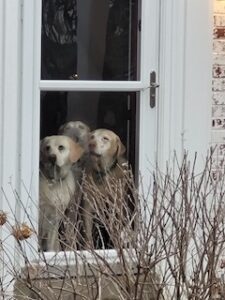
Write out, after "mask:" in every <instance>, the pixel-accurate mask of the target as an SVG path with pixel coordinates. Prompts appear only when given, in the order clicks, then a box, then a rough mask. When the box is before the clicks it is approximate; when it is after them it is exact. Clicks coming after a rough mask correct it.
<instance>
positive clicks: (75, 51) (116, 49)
mask: <svg viewBox="0 0 225 300" xmlns="http://www.w3.org/2000/svg"><path fill="white" fill-rule="evenodd" d="M150 2H151V3H150ZM39 9H40V10H41V16H42V18H41V21H40V23H39V25H40V27H41V31H39V32H40V35H41V39H40V44H41V47H40V49H41V53H40V57H41V64H40V66H41V67H40V81H39V89H40V90H39V92H40V94H39V95H40V98H39V107H38V106H37V108H38V109H39V111H40V118H39V131H38V132H39V137H40V139H41V140H42V139H44V138H45V137H46V136H52V135H57V134H58V133H60V128H62V126H65V124H67V123H68V122H71V121H72V122H74V121H80V122H82V124H85V125H86V126H88V127H89V128H90V131H91V132H92V131H93V130H95V129H99V128H103V129H108V130H111V131H113V132H114V133H115V134H116V135H117V136H119V138H120V140H121V142H122V144H123V145H124V146H125V149H126V152H125V156H126V159H127V161H128V163H129V165H131V167H132V171H133V173H134V175H135V177H136V180H138V174H139V171H140V170H141V171H142V175H143V172H144V168H146V169H148V170H149V166H150V165H149V161H150V162H151V164H152V163H153V159H155V150H156V139H157V138H156V136H157V134H156V107H155V105H152V103H150V102H151V99H152V98H151V97H152V96H153V97H154V96H156V95H154V92H153V93H152V90H151V86H150V77H151V76H150V73H151V72H152V71H153V70H154V71H157V70H156V69H157V64H158V38H159V36H158V30H159V27H158V23H159V18H157V14H158V13H159V2H158V1H155V0H152V1H148V0H142V1H141V0H107V1H106V0H98V1H96V0H86V1H79V0H67V1H66V0H54V1H53V0H42V7H41V6H40V7H39ZM150 16H151V17H152V18H150ZM37 23H38V21H37ZM153 24H154V26H153ZM152 45H153V47H152ZM39 63H40V62H39ZM156 80H157V78H156ZM153 102H154V101H153ZM143 167H144V168H143ZM145 180H146V181H148V179H147V176H145Z"/></svg>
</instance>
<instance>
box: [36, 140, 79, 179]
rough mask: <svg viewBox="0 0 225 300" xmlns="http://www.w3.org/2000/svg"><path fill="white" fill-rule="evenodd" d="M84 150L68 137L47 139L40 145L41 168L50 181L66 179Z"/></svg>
mask: <svg viewBox="0 0 225 300" xmlns="http://www.w3.org/2000/svg"><path fill="white" fill-rule="evenodd" d="M83 152H84V150H83V148H82V147H81V146H80V145H79V144H78V143H75V142H74V141H73V140H72V139H71V138H69V137H68V136H62V135H53V136H48V137H45V138H44V139H43V140H42V141H41V144H40V168H41V171H42V172H43V173H44V175H45V176H46V177H47V178H48V179H54V180H59V179H63V178H65V177H66V176H67V175H68V173H69V172H70V170H71V167H72V165H73V164H74V163H75V162H77V161H78V160H79V159H80V157H81V156H82V154H83Z"/></svg>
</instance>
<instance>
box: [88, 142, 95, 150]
mask: <svg viewBox="0 0 225 300" xmlns="http://www.w3.org/2000/svg"><path fill="white" fill-rule="evenodd" d="M89 148H90V150H93V149H95V148H96V143H94V142H91V143H89Z"/></svg>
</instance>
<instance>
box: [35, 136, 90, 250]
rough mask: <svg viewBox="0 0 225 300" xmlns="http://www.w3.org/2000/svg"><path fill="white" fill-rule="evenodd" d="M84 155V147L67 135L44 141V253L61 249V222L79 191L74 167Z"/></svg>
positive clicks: (41, 193)
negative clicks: (76, 191)
mask: <svg viewBox="0 0 225 300" xmlns="http://www.w3.org/2000/svg"><path fill="white" fill-rule="evenodd" d="M83 152H84V150H83V148H82V147H81V146H80V145H79V144H78V143H75V142H74V141H73V140H72V139H71V138H69V137H67V136H62V135H58V136H49V137H45V138H44V139H43V140H42V141H41V144H40V176H39V178H40V179H39V181H40V182H39V202H40V203H39V206H40V215H39V239H40V246H41V247H42V250H45V251H57V250H59V241H58V228H59V223H60V221H61V220H62V218H63V215H64V211H65V209H66V208H67V206H68V204H69V202H70V200H71V198H72V197H74V193H75V190H76V182H75V180H74V175H73V172H72V165H73V164H74V163H76V162H77V161H78V160H79V158H80V157H81V156H82V154H83Z"/></svg>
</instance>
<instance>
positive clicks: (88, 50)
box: [41, 0, 138, 80]
mask: <svg viewBox="0 0 225 300" xmlns="http://www.w3.org/2000/svg"><path fill="white" fill-rule="evenodd" d="M137 24H138V0H85V1H77V0H64V1H63V0H43V1H42V59H41V78H42V79H65V80H68V79H75V80H76V79H80V80H137V79H138V75H137V40H138V37H137V35H138V25H137Z"/></svg>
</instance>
